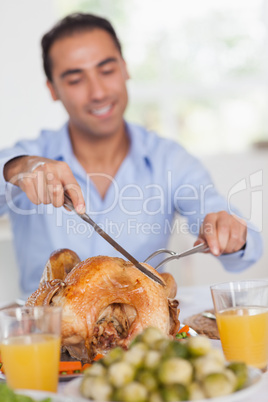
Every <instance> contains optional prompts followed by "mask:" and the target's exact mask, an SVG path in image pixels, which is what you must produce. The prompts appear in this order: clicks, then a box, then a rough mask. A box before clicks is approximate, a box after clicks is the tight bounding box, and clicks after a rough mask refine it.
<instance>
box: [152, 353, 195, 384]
mask: <svg viewBox="0 0 268 402" xmlns="http://www.w3.org/2000/svg"><path fill="white" fill-rule="evenodd" d="M192 375H193V367H192V365H191V363H190V362H188V361H187V360H184V359H181V358H180V357H173V358H171V359H168V360H165V361H164V362H163V363H162V364H161V366H160V368H159V371H158V378H159V381H160V382H161V383H162V384H184V385H187V384H190V382H191V380H192Z"/></svg>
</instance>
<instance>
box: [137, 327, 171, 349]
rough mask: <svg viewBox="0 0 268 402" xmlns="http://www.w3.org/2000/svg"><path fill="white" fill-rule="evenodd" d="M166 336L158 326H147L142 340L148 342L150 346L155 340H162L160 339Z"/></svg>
mask: <svg viewBox="0 0 268 402" xmlns="http://www.w3.org/2000/svg"><path fill="white" fill-rule="evenodd" d="M165 338H166V336H165V335H164V334H163V332H162V331H160V329H158V328H152V327H149V328H146V329H145V330H144V331H143V333H142V335H141V340H142V342H144V343H146V344H147V345H148V346H150V345H152V344H153V343H154V342H156V341H158V340H160V339H165Z"/></svg>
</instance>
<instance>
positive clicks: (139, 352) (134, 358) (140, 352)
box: [123, 342, 148, 367]
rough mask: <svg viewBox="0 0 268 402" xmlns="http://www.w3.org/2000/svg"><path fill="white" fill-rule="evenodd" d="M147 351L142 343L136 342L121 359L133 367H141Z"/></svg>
mask: <svg viewBox="0 0 268 402" xmlns="http://www.w3.org/2000/svg"><path fill="white" fill-rule="evenodd" d="M147 350H148V347H147V346H146V345H144V343H141V342H138V343H136V344H135V345H133V346H132V348H131V349H129V350H128V351H126V352H125V354H124V358H123V359H124V361H126V362H127V363H130V364H133V366H135V367H141V366H142V363H143V361H144V357H145V355H146V352H147Z"/></svg>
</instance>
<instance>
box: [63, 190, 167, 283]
mask: <svg viewBox="0 0 268 402" xmlns="http://www.w3.org/2000/svg"><path fill="white" fill-rule="evenodd" d="M64 205H65V206H66V207H67V208H69V209H70V210H72V211H74V212H75V213H76V214H77V215H78V216H79V217H80V218H81V219H83V220H84V221H85V222H87V223H89V224H90V225H91V226H92V227H93V229H94V230H95V231H96V232H97V233H98V234H99V235H100V236H102V237H103V238H104V240H106V241H107V242H108V243H110V244H111V246H113V247H114V248H115V249H116V250H117V251H119V253H121V254H122V255H123V256H124V257H126V258H127V259H128V260H129V261H130V262H132V264H133V265H135V267H136V268H138V269H139V270H140V271H141V272H142V273H143V274H145V275H146V276H148V277H149V278H150V279H152V280H153V281H155V282H157V283H159V284H160V285H162V286H164V282H163V281H162V280H161V279H160V278H159V277H158V276H156V275H155V274H154V273H153V272H151V271H150V270H149V269H147V268H146V267H144V266H143V265H141V264H140V263H139V261H138V260H136V258H134V257H133V256H132V255H131V254H129V252H128V251H126V250H125V249H124V248H123V247H122V246H120V244H118V243H117V242H116V241H115V240H114V239H113V238H112V237H111V236H109V235H108V233H106V232H105V231H104V230H102V229H101V228H100V227H99V225H97V223H95V222H94V221H93V220H92V219H91V218H90V216H89V215H87V214H78V212H76V210H75V208H74V206H73V203H72V200H71V198H70V197H69V195H68V194H66V193H64Z"/></svg>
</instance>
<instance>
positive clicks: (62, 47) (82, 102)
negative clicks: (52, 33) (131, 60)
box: [48, 29, 129, 138]
mask: <svg viewBox="0 0 268 402" xmlns="http://www.w3.org/2000/svg"><path fill="white" fill-rule="evenodd" d="M49 55H50V59H51V61H52V83H51V82H48V87H49V89H50V91H51V94H52V97H53V99H54V100H58V99H59V100H61V102H62V103H63V105H64V107H65V109H66V110H67V112H68V114H69V117H70V127H71V128H73V129H75V130H76V131H77V130H78V131H80V132H81V133H83V134H86V135H89V136H92V137H98V138H100V137H105V136H110V135H113V134H116V133H117V132H118V130H120V129H121V128H122V123H123V113H124V111H125V108H126V105H127V100H128V97H127V89H126V80H127V79H128V78H129V76H128V72H127V69H126V65H125V62H124V60H123V58H122V56H121V55H120V52H119V50H118V49H117V47H116V45H115V43H114V42H113V39H112V37H111V36H110V35H109V34H108V33H107V32H106V31H103V30H101V29H94V30H93V31H85V32H78V33H75V34H74V35H73V36H68V37H65V38H62V39H58V40H57V41H56V42H55V43H54V44H53V45H52V47H51V49H50V52H49Z"/></svg>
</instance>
